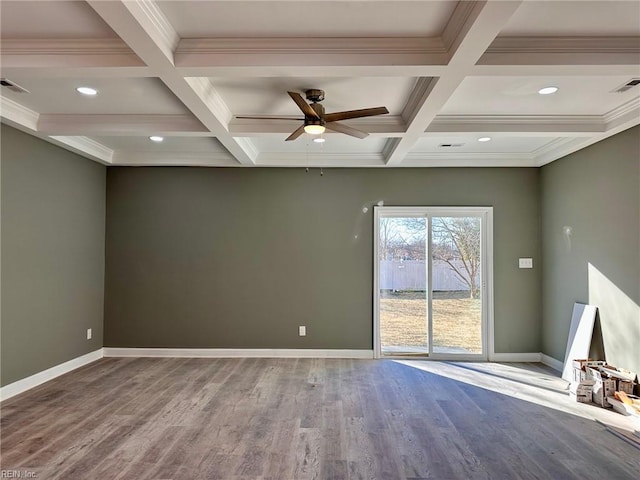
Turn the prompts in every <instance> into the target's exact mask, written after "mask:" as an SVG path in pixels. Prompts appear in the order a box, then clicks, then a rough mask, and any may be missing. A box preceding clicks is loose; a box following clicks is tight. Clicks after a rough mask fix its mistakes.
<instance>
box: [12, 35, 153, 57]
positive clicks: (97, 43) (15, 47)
mask: <svg viewBox="0 0 640 480" xmlns="http://www.w3.org/2000/svg"><path fill="white" fill-rule="evenodd" d="M0 52H2V56H3V57H4V56H8V55H133V56H134V57H135V58H136V59H138V57H137V56H136V55H135V54H134V53H133V51H132V50H131V49H130V48H129V47H128V46H127V44H126V43H124V42H123V41H122V40H120V39H119V38H3V39H2V44H0ZM3 61H4V58H3ZM138 62H139V63H142V62H141V61H140V59H138Z"/></svg>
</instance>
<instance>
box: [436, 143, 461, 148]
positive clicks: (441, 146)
mask: <svg viewBox="0 0 640 480" xmlns="http://www.w3.org/2000/svg"><path fill="white" fill-rule="evenodd" d="M463 145H464V143H441V144H440V145H438V146H439V147H440V148H457V147H462V146H463Z"/></svg>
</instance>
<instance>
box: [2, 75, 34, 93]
mask: <svg viewBox="0 0 640 480" xmlns="http://www.w3.org/2000/svg"><path fill="white" fill-rule="evenodd" d="M0 85H1V86H3V87H6V88H8V89H9V90H11V91H13V92H16V93H29V90H27V89H26V88H22V87H21V86H20V85H17V84H15V83H13V82H12V81H11V80H7V79H6V78H0Z"/></svg>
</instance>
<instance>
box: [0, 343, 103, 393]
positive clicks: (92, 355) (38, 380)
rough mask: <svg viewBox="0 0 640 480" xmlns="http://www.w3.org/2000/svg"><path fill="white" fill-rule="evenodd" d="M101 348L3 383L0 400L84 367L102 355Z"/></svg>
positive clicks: (0, 389)
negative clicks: (6, 383)
mask: <svg viewBox="0 0 640 480" xmlns="http://www.w3.org/2000/svg"><path fill="white" fill-rule="evenodd" d="M102 350H103V349H102V348H99V349H98V350H94V351H93V352H89V353H87V354H85V355H82V356H80V357H76V358H73V359H71V360H69V361H67V362H64V363H61V364H60V365H56V366H55V367H51V368H47V369H46V370H43V371H42V372H38V373H35V374H33V375H31V376H30V377H27V378H23V379H22V380H18V381H17V382H13V383H10V384H9V385H5V386H4V387H2V388H0V400H6V399H8V398H11V397H14V396H16V395H18V394H20V393H22V392H26V391H27V390H29V389H31V388H34V387H37V386H38V385H41V384H43V383H45V382H48V381H49V380H53V379H54V378H56V377H59V376H60V375H64V374H65V373H69V372H70V371H72V370H75V369H76V368H80V367H84V366H85V365H87V364H89V363H91V362H95V361H96V360H100V359H101V358H102V356H103V352H102Z"/></svg>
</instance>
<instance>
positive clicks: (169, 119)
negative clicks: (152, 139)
mask: <svg viewBox="0 0 640 480" xmlns="http://www.w3.org/2000/svg"><path fill="white" fill-rule="evenodd" d="M38 131H40V132H42V133H45V134H47V135H100V136H111V135H118V136H127V137H128V136H138V135H171V136H200V137H201V136H210V135H211V132H209V130H208V129H207V128H205V127H204V126H203V125H202V124H201V123H200V122H199V121H198V120H197V119H196V118H194V117H193V115H131V114H127V115H95V114H58V113H56V114H51V113H44V114H40V117H39V119H38Z"/></svg>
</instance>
